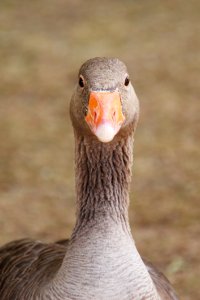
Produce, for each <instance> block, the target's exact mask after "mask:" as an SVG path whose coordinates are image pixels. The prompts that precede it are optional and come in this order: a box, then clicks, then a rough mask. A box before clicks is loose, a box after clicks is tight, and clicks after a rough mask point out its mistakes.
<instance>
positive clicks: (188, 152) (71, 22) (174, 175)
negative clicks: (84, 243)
mask: <svg viewBox="0 0 200 300" xmlns="http://www.w3.org/2000/svg"><path fill="white" fill-rule="evenodd" d="M199 37H200V1H198V0H190V1H188V0H169V1H164V0H148V1H138V0H135V1H134V0H132V1H131V0H124V1H120V0H115V1H105V0H101V1H96V0H93V1H92V0H85V1H81V0H48V1H47V0H43V1H41V0H40V1H39V0H35V1H25V0H21V1H11V0H10V1H9V0H1V1H0V140H1V146H0V158H1V161H0V168H1V170H0V192H1V194H0V232H1V235H0V244H3V243H6V242H8V241H10V240H12V239H18V238H22V237H27V236H29V237H32V238H35V239H41V240H43V241H53V240H57V239H60V238H65V237H69V235H70V233H71V230H72V227H73V224H74V221H75V201H74V200H75V191H74V162H73V160H74V139H73V131H72V127H71V123H70V120H69V115H68V106H69V101H70V96H71V94H72V91H73V88H74V84H75V83H76V80H77V72H78V69H79V67H80V65H81V64H82V63H83V62H84V61H85V60H86V59H88V58H91V57H95V56H112V57H118V58H120V59H121V60H123V61H124V62H125V63H126V64H127V65H128V69H129V72H130V74H131V79H132V82H133V84H134V86H135V90H136V93H137V95H138V97H139V99H140V104H141V117H140V122H139V125H138V129H137V133H136V136H135V146H134V171H133V175H134V180H133V183H132V187H131V200H132V201H131V209H130V221H131V225H132V229H133V233H134V237H135V239H136V243H137V246H138V248H139V251H140V253H142V255H143V256H145V257H147V258H148V259H149V260H151V261H152V262H153V263H155V264H156V265H157V266H158V267H159V268H160V269H161V270H163V271H164V272H165V274H166V275H167V276H168V277H169V279H170V280H171V282H172V283H173V284H174V286H175V288H176V289H177V292H178V293H179V295H180V298H181V299H182V300H190V299H194V300H197V299H200V289H199V278H200V262H199V249H200V242H199V236H200V225H199V219H200V204H199V195H200V186H199V181H200V164H199V161H200V153H199V152H200V151H199V147H200V120H199V114H200V101H199V100H200V99H198V98H199V94H200V85H199V75H200V39H199Z"/></svg>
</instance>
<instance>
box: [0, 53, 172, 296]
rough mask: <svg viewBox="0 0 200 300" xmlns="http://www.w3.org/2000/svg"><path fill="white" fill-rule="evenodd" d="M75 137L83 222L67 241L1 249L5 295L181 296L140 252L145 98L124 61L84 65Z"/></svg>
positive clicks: (26, 242) (73, 112) (74, 105)
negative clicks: (138, 190)
mask: <svg viewBox="0 0 200 300" xmlns="http://www.w3.org/2000/svg"><path fill="white" fill-rule="evenodd" d="M70 116H71V121H72V125H73V129H74V137H75V174H76V193H77V199H76V205H77V211H76V216H77V219H76V223H75V227H74V229H73V232H72V235H71V237H70V238H69V239H68V240H66V241H59V242H55V243H49V244H47V243H46V244H45V243H42V242H40V241H34V240H31V239H23V240H17V241H12V242H10V243H8V244H6V245H4V246H2V247H1V248H0V299H1V300H61V299H62V300H90V299H93V300H146V299H148V300H177V299H178V297H177V295H176V293H175V291H174V289H173V287H172V286H171V284H170V283H169V281H168V280H167V279H166V278H165V276H164V275H163V274H162V273H160V272H159V271H158V270H157V269H156V268H155V267H154V266H153V265H152V264H151V263H149V262H147V261H146V260H144V259H142V258H141V256H140V255H139V253H138V251H137V248H136V246H135V242H134V239H133V236H132V233H131V229H130V225H129V219H128V206H129V185H130V180H131V167H132V150H133V149H132V148H133V136H134V132H135V129H136V125H137V122H138V116H139V103H138V99H137V96H136V94H135V92H134V89H133V86H132V84H131V81H130V79H129V75H128V71H127V68H126V66H125V64H124V63H123V62H121V61H120V60H119V59H117V58H105V57H97V58H93V59H90V60H88V61H86V62H85V63H84V64H83V65H82V66H81V68H80V70H79V73H78V80H77V84H76V87H75V91H74V93H73V96H72V99H71V102H70Z"/></svg>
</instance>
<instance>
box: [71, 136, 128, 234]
mask: <svg viewBox="0 0 200 300" xmlns="http://www.w3.org/2000/svg"><path fill="white" fill-rule="evenodd" d="M132 142H133V141H132V134H130V135H129V136H127V137H124V138H123V139H118V140H116V141H113V142H112V143H101V142H99V141H97V140H96V139H93V140H91V139H89V138H88V137H84V136H79V135H76V145H75V157H76V159H75V161H76V166H75V168H76V169H75V172H76V176H75V177H76V191H77V222H76V226H75V228H74V231H73V235H72V239H74V238H76V236H77V235H79V234H80V233H81V231H82V230H83V229H85V228H87V226H89V227H90V224H97V223H100V224H99V226H101V220H108V222H109V219H110V220H113V221H114V222H116V223H118V224H121V226H122V227H123V228H124V230H125V231H128V232H129V222H128V205H129V195H128V187H129V182H130V179H131V167H132V147H133V145H132Z"/></svg>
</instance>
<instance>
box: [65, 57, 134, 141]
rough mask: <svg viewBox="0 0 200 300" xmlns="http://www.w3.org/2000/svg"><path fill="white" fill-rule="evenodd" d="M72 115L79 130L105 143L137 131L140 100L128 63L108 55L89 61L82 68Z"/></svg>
mask: <svg viewBox="0 0 200 300" xmlns="http://www.w3.org/2000/svg"><path fill="white" fill-rule="evenodd" d="M70 115H71V119H72V123H73V126H74V129H75V130H78V132H79V133H82V134H83V135H84V136H90V137H92V138H95V139H96V140H98V141H99V142H101V143H108V142H111V141H112V140H114V139H117V138H120V137H121V136H124V135H127V133H129V132H130V131H133V130H134V129H135V127H136V125H137V121H138V115H139V103H138V99H137V96H136V94H135V92H134V89H133V86H132V84H131V81H130V78H129V74H128V71H127V68H126V66H125V64H124V63H123V62H121V61H120V60H118V59H116V58H104V57H103V58H100V57H96V58H93V59H90V60H88V61H86V62H85V63H84V64H83V65H82V66H81V68H80V70H79V74H78V80H77V85H76V87H75V91H74V94H73V97H72V100H71V104H70Z"/></svg>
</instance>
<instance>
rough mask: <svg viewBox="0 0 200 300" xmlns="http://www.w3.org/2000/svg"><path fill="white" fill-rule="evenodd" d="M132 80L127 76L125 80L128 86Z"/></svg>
mask: <svg viewBox="0 0 200 300" xmlns="http://www.w3.org/2000/svg"><path fill="white" fill-rule="evenodd" d="M129 82H130V79H129V78H128V76H127V77H126V79H125V81H124V85H125V86H128V85H129Z"/></svg>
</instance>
